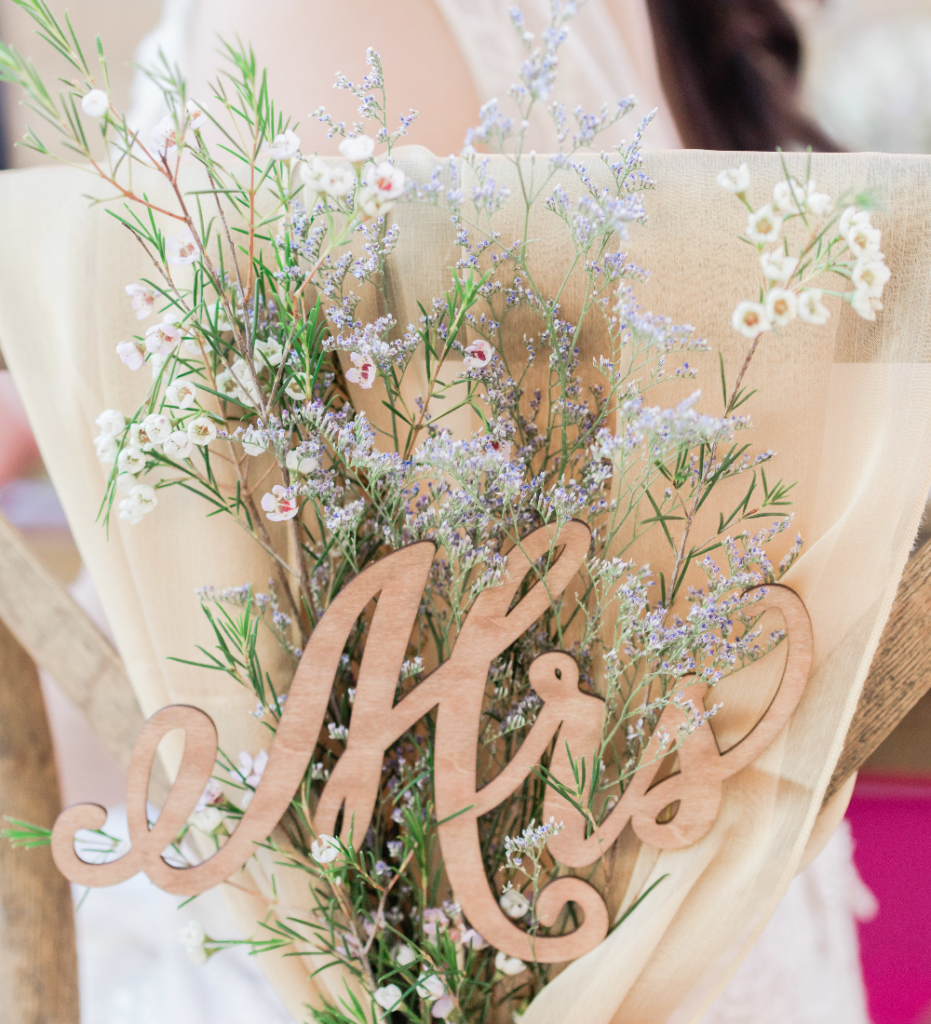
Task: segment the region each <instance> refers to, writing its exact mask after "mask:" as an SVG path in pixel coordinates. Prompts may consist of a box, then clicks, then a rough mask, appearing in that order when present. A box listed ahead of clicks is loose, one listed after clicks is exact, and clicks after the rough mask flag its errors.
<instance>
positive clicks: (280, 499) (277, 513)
mask: <svg viewBox="0 0 931 1024" xmlns="http://www.w3.org/2000/svg"><path fill="white" fill-rule="evenodd" d="M262 508H263V509H264V510H265V517H266V519H270V520H271V521H272V522H273V523H281V522H284V521H285V520H287V519H293V518H294V517H295V516H296V515H297V498H296V497H294V496H293V495H292V494H290V493H289V492H288V490H287V489H286V488H284V487H282V486H281V484H275V486H274V487H273V488H272V489H271V493H269V492H266V493H265V494H263V495H262Z"/></svg>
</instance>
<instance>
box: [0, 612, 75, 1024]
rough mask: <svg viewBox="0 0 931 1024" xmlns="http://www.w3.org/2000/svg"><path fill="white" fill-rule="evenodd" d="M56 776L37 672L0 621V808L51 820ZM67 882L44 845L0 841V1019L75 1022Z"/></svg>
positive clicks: (9, 1023) (10, 1023) (23, 1023)
mask: <svg viewBox="0 0 931 1024" xmlns="http://www.w3.org/2000/svg"><path fill="white" fill-rule="evenodd" d="M59 810H60V801H59V795H58V777H57V774H56V771H55V758H54V755H53V753H52V741H51V737H50V735H49V728H48V719H47V718H46V714H45V702H44V701H43V699H42V690H41V688H40V686H39V676H38V673H37V672H36V668H35V665H34V664H33V663H32V660H31V659H30V657H29V655H28V654H27V653H26V652H25V651H24V650H23V649H22V647H20V645H19V644H18V643H17V642H16V640H15V639H14V638H13V636H12V634H11V633H10V632H9V630H8V629H7V628H6V627H5V626H3V625H2V624H0V814H4V815H9V816H10V817H13V818H19V819H21V820H23V821H29V822H33V823H35V824H37V825H44V826H46V827H50V826H51V824H52V822H53V821H54V820H55V816H56V815H57V814H58V812H59ZM78 1017H79V1013H78V977H77V961H76V957H75V942H74V913H73V910H72V903H71V887H70V886H69V884H68V882H67V881H66V880H65V879H64V877H63V876H62V875H61V874H59V872H58V870H57V869H56V868H55V865H54V863H53V862H52V855H51V851H50V850H49V849H47V848H41V849H35V850H24V849H19V850H15V849H13V847H12V846H11V845H10V844H9V843H8V842H6V841H3V842H0V1024H78Z"/></svg>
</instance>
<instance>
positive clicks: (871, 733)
mask: <svg viewBox="0 0 931 1024" xmlns="http://www.w3.org/2000/svg"><path fill="white" fill-rule="evenodd" d="M929 687H931V544H924V545H923V546H922V547H921V548H919V549H918V551H917V552H916V553H915V554H914V555H913V556H912V558H911V559H910V560H909V562H908V564H907V565H906V566H905V572H904V573H903V574H902V580H901V582H900V583H899V589H898V592H897V593H896V596H895V602H894V603H893V605H892V612H891V614H890V615H889V620H888V622H887V623H886V628H885V630H884V631H883V635H882V639H881V640H880V642H879V647H878V648H877V650H876V655H875V657H874V658H873V663H872V665H871V666H870V672H869V675H868V676H867V679H866V682H865V683H864V684H863V693H862V694H861V695H860V703H859V704H858V705H857V710H856V712H855V713H854V716H853V721H852V722H851V723H850V729H849V730H848V732H847V741H846V743H845V744H844V749H843V752H842V753H841V756H840V759H839V760H838V762H837V767H836V768H835V769H834V774H833V776H832V777H831V782H830V784H829V785H828V789H827V792H826V793H825V796H824V801H825V803H827V801H828V800H830V798H831V797H832V796H833V795H834V794H835V793H836V792H837V791H838V790H839V789H840V787H841V786H842V785H843V784H844V782H845V781H846V780H847V779H848V778H849V777H850V776H851V775H852V774H853V772H855V771H857V770H858V769H859V768H860V767H861V766H862V764H863V762H864V761H865V760H866V759H867V758H868V757H869V756H870V754H872V753H873V751H874V750H876V748H877V747H878V746H879V745H880V743H882V741H883V740H884V739H885V738H886V737H887V736H888V735H889V733H891V732H892V730H893V729H894V728H895V727H896V726H897V725H898V724H899V722H901V721H902V719H903V718H904V717H905V715H906V714H908V712H909V711H911V709H912V708H913V707H914V705H915V704H917V703H918V701H919V700H920V699H921V697H922V696H923V695H924V693H925V692H926V691H927V690H928V688H929ZM929 741H931V737H929Z"/></svg>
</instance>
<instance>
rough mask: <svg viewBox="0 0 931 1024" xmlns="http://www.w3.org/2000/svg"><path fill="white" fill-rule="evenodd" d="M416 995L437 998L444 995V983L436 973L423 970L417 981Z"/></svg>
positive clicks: (423, 997) (424, 997)
mask: <svg viewBox="0 0 931 1024" xmlns="http://www.w3.org/2000/svg"><path fill="white" fill-rule="evenodd" d="M417 995H419V996H420V998H421V999H439V998H441V997H442V996H445V995H446V985H445V984H444V982H443V979H442V978H441V977H440V976H439V975H438V974H435V973H434V972H433V971H429V972H427V971H424V972H423V973H422V974H421V975H420V978H419V980H418V982H417Z"/></svg>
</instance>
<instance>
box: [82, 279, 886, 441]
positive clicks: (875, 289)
mask: <svg viewBox="0 0 931 1024" xmlns="http://www.w3.org/2000/svg"><path fill="white" fill-rule="evenodd" d="M890 277H892V272H891V271H890V270H889V268H888V267H887V266H886V264H885V263H883V262H882V261H880V260H857V262H856V264H855V266H854V268H853V273H852V274H851V280H852V281H853V284H854V287H855V288H856V289H857V291H861V292H866V294H867V295H868V296H869V297H870V298H876V299H878V298H881V297H882V293H883V289H884V288H885V287H886V282H887V281H888V280H889V278H890ZM97 422H98V423H99V422H100V421H99V420H98V421H97ZM102 429H103V427H102V426H101V430H102Z"/></svg>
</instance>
